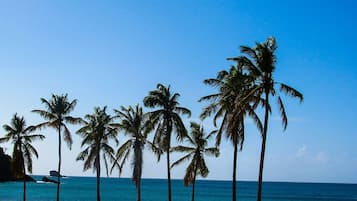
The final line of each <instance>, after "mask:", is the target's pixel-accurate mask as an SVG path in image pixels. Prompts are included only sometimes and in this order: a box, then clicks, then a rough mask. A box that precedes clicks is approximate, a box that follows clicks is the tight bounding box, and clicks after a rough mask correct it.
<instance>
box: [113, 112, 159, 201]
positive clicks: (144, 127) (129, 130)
mask: <svg viewBox="0 0 357 201" xmlns="http://www.w3.org/2000/svg"><path fill="white" fill-rule="evenodd" d="M114 111H115V113H116V114H117V117H119V118H120V123H119V124H118V125H117V127H118V128H119V131H123V132H124V133H125V134H127V135H130V138H129V139H128V140H127V141H126V142H125V143H124V144H123V145H122V146H121V147H120V148H119V149H118V151H117V153H116V159H115V161H114V163H113V166H112V170H113V168H114V167H115V166H118V165H119V169H120V172H121V168H122V167H123V166H124V164H125V162H126V161H127V159H128V158H129V157H130V155H131V153H133V154H132V162H131V165H132V167H133V175H132V181H133V182H134V184H135V187H136V192H137V195H136V200H137V201H140V200H141V190H140V189H141V174H142V169H143V149H144V147H145V145H146V144H148V145H149V146H150V147H151V148H152V150H153V151H154V152H155V153H161V152H160V151H161V150H159V149H157V148H155V146H154V145H153V144H152V143H151V142H150V141H148V140H147V136H148V134H149V132H150V131H152V129H153V127H152V124H151V121H150V119H149V118H148V117H149V115H148V114H147V113H143V109H142V108H141V107H140V106H139V105H136V106H135V108H133V107H131V106H129V107H128V108H125V107H123V106H122V107H121V109H120V110H114ZM118 161H121V162H120V164H119V162H118Z"/></svg>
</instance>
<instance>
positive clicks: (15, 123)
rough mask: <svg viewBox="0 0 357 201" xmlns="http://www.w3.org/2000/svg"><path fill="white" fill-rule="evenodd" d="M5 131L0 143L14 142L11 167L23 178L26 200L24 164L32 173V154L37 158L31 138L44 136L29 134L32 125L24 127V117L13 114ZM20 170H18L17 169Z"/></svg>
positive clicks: (32, 129)
mask: <svg viewBox="0 0 357 201" xmlns="http://www.w3.org/2000/svg"><path fill="white" fill-rule="evenodd" d="M3 128H4V130H5V131H6V134H5V137H2V138H0V143H2V142H7V141H9V140H12V143H13V144H14V148H13V152H12V159H13V161H12V163H13V169H14V170H15V171H16V174H15V175H16V177H19V176H22V177H23V180H24V193H23V199H24V201H25V200H26V166H27V171H28V172H30V173H32V155H35V156H36V158H38V153H37V151H36V149H35V147H33V146H32V144H31V143H32V141H33V140H37V139H40V140H43V139H44V138H45V136H43V135H39V134H33V135H30V133H31V132H33V131H34V127H33V126H29V127H26V122H25V119H24V117H19V116H18V115H17V114H15V115H14V116H13V117H12V119H11V124H10V125H7V124H6V125H4V126H3ZM19 170H20V171H19Z"/></svg>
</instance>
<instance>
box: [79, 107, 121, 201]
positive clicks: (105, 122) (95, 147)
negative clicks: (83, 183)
mask: <svg viewBox="0 0 357 201" xmlns="http://www.w3.org/2000/svg"><path fill="white" fill-rule="evenodd" d="M94 110H95V111H94V114H91V115H89V114H88V115H86V116H85V119H86V120H84V126H83V127H82V128H80V129H79V130H78V131H77V133H78V134H79V135H81V136H82V137H83V141H82V144H81V147H84V146H86V147H85V149H84V150H83V151H82V152H80V153H79V155H78V157H77V160H82V161H84V166H83V170H84V171H85V170H88V169H90V168H93V171H95V172H96V173H97V201H100V170H101V165H100V160H101V158H100V155H101V154H102V158H103V160H104V164H105V169H106V173H107V175H109V170H108V160H111V161H112V160H113V159H114V149H113V148H112V147H111V146H110V144H109V142H110V141H111V140H113V141H114V142H115V143H116V144H118V140H117V133H118V129H117V128H116V127H115V126H114V124H113V120H114V117H112V116H110V115H109V114H107V113H106V107H104V108H103V109H100V108H99V107H97V108H95V109H94Z"/></svg>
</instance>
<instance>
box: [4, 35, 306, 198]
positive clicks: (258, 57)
mask: <svg viewBox="0 0 357 201" xmlns="http://www.w3.org/2000/svg"><path fill="white" fill-rule="evenodd" d="M276 48H277V46H276V41H275V39H274V38H273V37H271V38H268V39H267V40H266V41H265V42H263V43H256V45H255V47H253V48H251V47H246V46H241V48H240V50H241V53H242V55H241V56H237V57H234V58H229V60H232V61H234V62H235V65H234V66H232V67H231V68H230V69H229V70H228V71H226V70H223V71H220V72H218V74H217V76H216V77H215V78H211V79H206V80H204V83H205V84H207V85H209V86H212V87H214V88H215V89H216V92H215V93H214V94H211V95H207V96H204V97H202V98H201V99H200V100H199V101H206V102H208V105H207V106H206V107H204V108H203V110H202V113H201V115H200V117H201V119H202V120H203V119H206V118H208V117H213V125H214V126H215V127H216V128H217V130H214V131H211V132H210V133H206V132H205V130H204V128H203V126H202V125H200V124H199V123H196V122H191V123H190V128H191V129H190V130H191V132H188V131H187V129H186V126H185V124H184V123H183V120H182V115H187V116H188V117H190V115H191V112H190V110H189V109H187V108H185V107H182V106H180V103H179V102H178V98H179V96H180V94H179V93H173V92H172V91H171V88H170V86H165V85H162V84H158V85H157V88H156V89H155V90H152V91H150V92H149V94H148V95H147V96H146V97H145V98H144V100H143V104H144V106H145V107H147V108H150V109H152V111H149V112H146V113H145V112H143V108H142V107H141V106H139V104H137V105H135V106H134V107H132V106H128V107H123V106H122V107H121V108H120V110H114V113H115V114H114V115H110V114H108V112H107V108H106V107H103V108H99V107H96V108H95V109H94V113H93V114H88V115H86V116H85V117H84V118H77V117H72V116H70V112H72V111H73V109H74V108H75V106H76V104H77V100H72V101H70V100H68V97H67V94H65V95H52V97H51V98H50V99H49V100H46V99H44V98H42V99H41V101H42V103H43V104H44V106H45V109H44V110H33V112H34V113H37V114H39V115H40V116H41V117H43V118H44V119H45V122H43V123H40V124H38V125H35V126H29V127H26V124H25V120H24V118H23V117H19V116H18V115H17V114H15V115H14V117H13V118H12V120H11V125H5V126H4V129H5V131H6V132H7V133H6V135H5V137H2V138H0V142H4V141H8V140H10V139H12V141H13V144H14V148H13V158H14V161H17V162H16V163H14V164H22V165H21V166H22V167H21V168H18V169H19V170H20V172H21V173H22V175H26V168H25V166H27V170H28V171H29V172H31V169H32V159H31V155H32V154H33V155H35V156H36V157H38V154H37V151H36V150H35V148H34V147H33V146H32V145H31V142H32V141H33V140H35V139H41V140H42V139H44V136H43V135H41V134H32V133H33V132H36V131H38V130H39V129H42V128H46V127H50V128H54V129H56V131H57V132H58V145H59V146H58V157H59V161H58V174H59V175H60V174H61V139H62V138H61V137H62V136H61V135H62V134H63V138H64V140H65V142H67V144H68V145H69V148H71V145H72V138H71V133H70V130H69V129H68V127H67V124H80V125H81V126H82V127H81V128H80V129H79V130H77V132H76V133H77V134H79V135H80V136H81V137H82V138H83V140H82V143H81V147H82V148H84V149H83V151H81V152H80V153H79V155H78V157H77V160H81V161H84V166H83V169H84V170H87V169H91V168H93V169H94V171H95V172H96V174H97V200H98V201H100V173H101V161H102V162H104V165H105V170H106V173H107V175H108V174H109V173H111V172H112V171H113V170H114V169H115V168H118V170H119V173H120V172H121V170H122V168H123V166H124V164H125V163H126V161H127V160H128V158H130V157H132V169H133V173H132V181H133V182H134V184H135V186H136V189H137V200H138V201H140V200H141V190H140V187H141V175H142V166H143V150H144V148H145V147H147V148H149V149H150V150H152V152H153V153H154V154H155V155H156V156H157V158H158V160H160V158H161V155H162V154H166V164H167V178H168V179H167V181H168V201H172V199H171V197H172V195H171V168H173V167H175V166H176V165H178V164H181V163H183V162H185V161H190V162H189V164H188V166H187V168H186V173H185V176H184V184H185V185H192V201H194V193H195V181H196V177H197V176H199V175H200V176H202V177H206V176H207V175H208V172H209V171H208V167H207V165H206V162H205V158H204V156H205V155H207V156H215V157H217V156H218V155H219V149H218V148H219V146H220V143H221V138H222V135H225V136H226V137H227V138H228V139H229V140H230V141H231V142H232V144H233V147H234V149H233V153H234V154H233V157H234V158H233V179H232V201H236V197H237V196H236V175H237V174H236V169H237V159H238V151H241V150H242V148H243V143H244V137H245V119H246V118H247V117H249V118H251V119H252V120H253V121H254V122H255V124H256V126H257V128H258V130H259V133H260V134H261V137H262V144H261V155H260V166H259V179H258V192H257V201H260V200H261V199H262V198H261V194H262V179H263V168H264V157H265V146H266V139H267V131H268V118H269V116H270V114H271V112H272V111H271V110H272V109H271V104H270V103H271V102H270V98H276V100H277V105H278V108H279V112H280V115H281V118H282V122H283V127H284V129H286V127H287V123H288V119H287V115H286V112H285V107H284V104H283V102H282V99H281V97H280V94H279V92H283V93H285V94H286V95H288V96H291V97H293V98H298V99H299V100H300V101H302V100H303V95H302V94H301V93H300V92H299V91H297V90H295V89H294V88H292V87H290V86H288V85H286V84H283V83H280V82H277V81H275V79H274V76H273V75H274V72H275V64H276V54H275V51H276ZM277 86H279V88H277ZM258 108H264V119H263V123H262V122H261V119H260V118H259V115H258V113H256V111H257V109H258ZM119 133H123V134H125V135H127V136H128V139H127V141H126V142H124V143H122V145H121V146H120V147H119V148H118V149H117V150H116V151H115V149H114V148H113V147H112V146H111V145H112V144H113V143H114V144H115V145H118V144H119V140H118V139H120V137H119V138H118V134H119ZM150 133H153V139H152V140H151V141H150V140H149V139H148V135H149V134H150ZM173 134H175V137H176V139H177V141H178V142H179V143H178V145H177V146H174V147H172V146H171V141H172V140H171V138H172V137H173V136H172V135H173ZM211 137H215V142H216V143H215V146H212V147H209V146H208V144H209V139H210V138H211ZM184 141H185V142H186V144H184V143H183V142H184ZM172 152H182V153H185V155H183V156H182V157H181V158H180V159H178V160H177V161H175V162H173V163H171V161H170V153H172ZM60 178H61V177H60V176H58V183H57V196H56V198H57V201H59V200H60V193H59V192H60ZM25 199H26V182H25V177H24V200H25Z"/></svg>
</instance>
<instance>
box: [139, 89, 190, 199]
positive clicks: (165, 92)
mask: <svg viewBox="0 0 357 201" xmlns="http://www.w3.org/2000/svg"><path fill="white" fill-rule="evenodd" d="M179 96H180V94H179V93H172V92H171V90H170V86H168V87H166V86H164V85H162V84H158V85H157V88H156V90H153V91H150V92H149V95H148V96H146V97H145V98H144V105H145V106H146V107H150V108H157V110H155V111H152V112H150V113H149V114H150V116H151V119H152V121H153V124H154V125H156V131H155V135H154V139H153V142H154V144H155V145H157V146H158V147H160V148H161V149H162V150H163V151H165V152H166V165H167V179H168V201H171V172H170V147H171V134H172V132H175V133H176V137H177V139H178V140H182V139H184V137H185V136H187V130H186V128H185V125H184V124H183V122H182V119H181V117H180V114H185V115H188V116H190V115H191V112H190V110H189V109H187V108H185V107H181V106H179V105H180V104H179V102H178V98H179ZM159 159H160V158H159Z"/></svg>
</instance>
